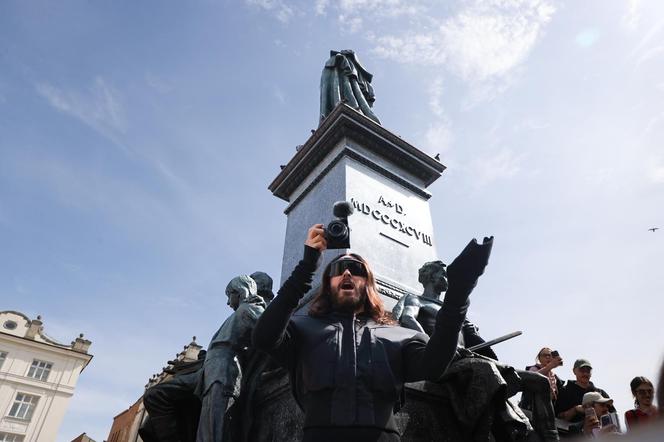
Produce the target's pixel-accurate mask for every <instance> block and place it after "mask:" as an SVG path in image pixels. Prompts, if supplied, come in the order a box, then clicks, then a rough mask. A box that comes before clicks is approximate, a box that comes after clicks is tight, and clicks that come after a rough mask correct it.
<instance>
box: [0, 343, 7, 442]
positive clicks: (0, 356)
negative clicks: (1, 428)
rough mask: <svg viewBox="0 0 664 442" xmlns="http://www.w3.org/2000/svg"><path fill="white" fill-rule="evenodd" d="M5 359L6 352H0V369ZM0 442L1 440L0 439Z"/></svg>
mask: <svg viewBox="0 0 664 442" xmlns="http://www.w3.org/2000/svg"><path fill="white" fill-rule="evenodd" d="M5 359H7V352H6V351H0V368H2V364H4V363H5ZM0 442H2V439H0Z"/></svg>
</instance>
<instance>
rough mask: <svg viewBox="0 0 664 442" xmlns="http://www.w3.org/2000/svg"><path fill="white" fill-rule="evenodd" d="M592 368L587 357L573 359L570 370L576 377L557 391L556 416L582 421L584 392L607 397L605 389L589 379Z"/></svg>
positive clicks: (571, 420) (567, 419)
mask: <svg viewBox="0 0 664 442" xmlns="http://www.w3.org/2000/svg"><path fill="white" fill-rule="evenodd" d="M592 370H593V367H592V365H591V364H590V361H588V360H587V359H577V360H576V361H574V367H573V369H572V371H573V372H574V376H575V377H576V379H575V380H569V381H567V382H566V383H565V385H564V386H563V387H562V388H560V390H559V391H558V400H556V403H555V410H556V415H557V416H558V418H560V419H563V420H566V421H569V422H582V421H583V418H584V411H583V405H582V402H583V395H584V394H586V393H589V392H594V391H596V392H599V393H600V394H601V395H602V396H604V397H606V398H608V397H609V395H608V394H607V393H606V391H604V390H602V389H601V388H597V387H595V385H594V384H593V383H592V382H591V381H590V377H591V376H592ZM612 404H613V402H612ZM611 407H613V405H611ZM613 411H615V410H613Z"/></svg>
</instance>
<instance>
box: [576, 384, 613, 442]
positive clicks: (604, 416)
mask: <svg viewBox="0 0 664 442" xmlns="http://www.w3.org/2000/svg"><path fill="white" fill-rule="evenodd" d="M581 405H582V407H583V409H584V415H585V419H584V423H583V433H584V434H585V435H586V436H588V437H600V436H604V435H608V434H616V433H620V428H619V427H618V416H617V414H616V413H612V412H611V410H612V409H613V399H611V398H607V397H604V396H602V395H601V394H600V393H599V392H597V391H591V392H589V393H586V394H584V395H583V402H582V404H581ZM612 415H613V416H612Z"/></svg>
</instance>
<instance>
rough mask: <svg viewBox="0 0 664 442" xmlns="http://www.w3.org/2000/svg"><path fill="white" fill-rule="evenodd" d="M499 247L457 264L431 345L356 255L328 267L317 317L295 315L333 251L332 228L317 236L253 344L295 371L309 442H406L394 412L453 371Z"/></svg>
mask: <svg viewBox="0 0 664 442" xmlns="http://www.w3.org/2000/svg"><path fill="white" fill-rule="evenodd" d="M491 246H492V240H491V239H489V238H485V241H484V243H483V244H478V243H477V242H476V241H475V240H473V241H471V242H470V244H468V246H467V247H466V248H465V249H464V250H463V252H462V253H461V254H460V255H459V257H457V258H456V259H455V260H454V262H452V263H451V264H450V265H449V266H448V275H449V289H448V292H447V296H445V301H444V302H443V305H442V307H441V308H440V311H439V312H438V314H437V319H436V326H435V331H434V333H433V334H432V335H431V337H430V338H429V337H427V335H426V334H424V333H420V332H417V331H415V330H411V329H407V328H404V327H401V326H399V325H398V324H397V323H396V322H395V321H394V320H393V319H392V317H391V315H390V314H389V313H387V312H386V311H385V309H384V307H383V303H382V300H381V298H380V295H379V294H378V290H377V287H376V281H375V278H374V275H373V272H372V271H371V268H370V267H369V264H368V263H367V262H366V261H365V260H364V259H363V258H362V257H361V256H360V255H357V254H354V253H350V254H344V255H341V256H338V257H337V258H335V259H333V260H332V261H331V262H330V263H329V264H328V265H327V266H326V267H325V269H324V271H323V275H322V281H321V286H320V289H319V290H318V293H317V294H316V296H315V297H314V299H313V300H312V301H311V304H310V305H309V311H308V314H305V315H301V314H298V315H293V313H294V312H295V310H296V308H297V306H298V303H299V301H300V299H301V298H302V297H303V296H304V294H305V293H306V292H307V291H309V289H310V288H311V282H312V278H313V274H314V272H315V270H316V267H317V263H318V260H319V258H320V256H321V252H322V251H323V250H325V249H326V248H327V241H326V239H325V235H324V229H323V225H322V224H316V225H314V226H312V227H311V228H310V229H309V231H308V234H307V239H306V241H305V251H304V257H303V259H302V260H301V261H300V262H299V263H298V265H297V266H296V267H295V269H294V270H293V272H292V273H291V275H290V277H289V278H288V279H287V280H286V282H285V283H284V284H283V286H282V287H281V289H280V290H279V292H278V294H277V296H276V297H275V298H274V300H273V301H272V302H271V303H270V305H269V306H268V307H267V309H266V310H265V312H264V313H263V315H262V316H261V318H260V319H259V320H258V323H257V324H256V328H255V329H254V334H253V342H254V345H255V346H256V347H257V348H260V349H262V350H264V351H266V352H267V353H269V354H270V355H271V356H272V357H273V358H275V360H277V361H278V362H279V363H280V364H281V365H283V366H285V367H286V368H287V369H288V372H289V376H290V383H291V388H292V389H293V394H294V397H295V399H296V402H297V404H298V405H299V407H300V408H301V409H302V410H303V411H304V425H303V440H304V441H316V442H326V441H340V440H344V441H383V442H385V441H388V442H389V441H399V440H400V434H399V431H398V428H397V423H396V420H395V417H394V413H395V411H396V410H398V408H399V406H400V405H401V399H402V397H403V394H402V393H403V384H404V383H405V382H415V381H421V380H425V379H427V380H437V379H439V378H440V377H441V376H442V375H443V373H444V372H445V370H446V369H447V367H448V366H449V364H450V362H451V361H452V359H453V357H454V355H455V352H456V347H457V341H458V337H459V331H460V330H461V325H462V323H463V320H464V318H465V314H466V310H467V308H468V297H469V295H470V292H471V291H472V289H473V287H474V286H475V284H476V282H477V279H478V278H479V276H480V275H481V274H482V273H483V272H484V268H485V267H486V264H487V262H488V259H489V255H490V252H491Z"/></svg>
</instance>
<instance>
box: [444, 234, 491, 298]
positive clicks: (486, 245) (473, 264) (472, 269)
mask: <svg viewBox="0 0 664 442" xmlns="http://www.w3.org/2000/svg"><path fill="white" fill-rule="evenodd" d="M492 247H493V236H490V237H485V238H484V240H483V241H482V244H479V243H478V242H477V240H476V239H475V238H473V239H472V240H471V241H470V242H469V243H468V245H467V246H466V247H465V248H464V249H463V251H462V252H461V253H460V254H459V256H457V257H456V258H455V259H454V261H452V263H451V264H450V265H449V266H447V279H448V283H449V289H448V290H447V293H446V294H445V302H446V303H449V304H452V305H455V306H459V307H461V306H463V305H465V304H466V303H467V301H468V296H469V295H470V292H471V291H472V290H473V287H475V284H477V279H478V278H479V277H480V276H481V275H482V274H483V273H484V269H485V267H486V266H487V264H488V262H489V256H490V255H491V248H492Z"/></svg>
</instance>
